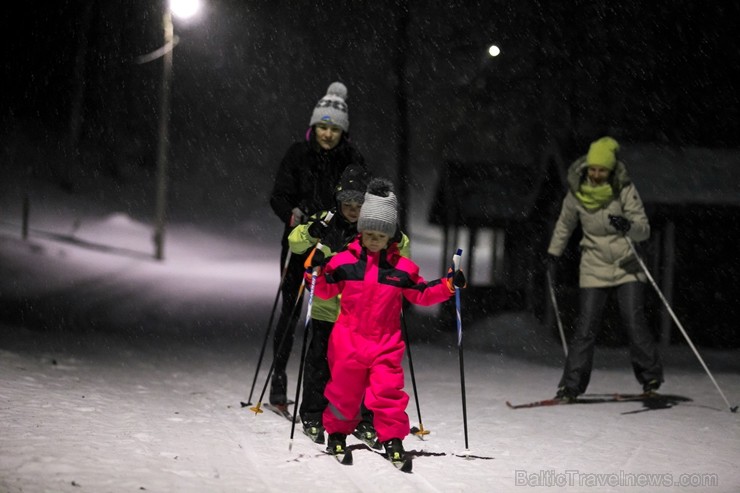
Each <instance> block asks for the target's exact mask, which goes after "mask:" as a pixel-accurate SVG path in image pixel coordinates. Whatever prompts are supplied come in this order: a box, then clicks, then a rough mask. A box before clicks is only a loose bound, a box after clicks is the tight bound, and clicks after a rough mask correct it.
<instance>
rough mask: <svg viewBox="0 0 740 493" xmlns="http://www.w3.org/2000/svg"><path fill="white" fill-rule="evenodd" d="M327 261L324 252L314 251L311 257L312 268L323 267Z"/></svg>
mask: <svg viewBox="0 0 740 493" xmlns="http://www.w3.org/2000/svg"><path fill="white" fill-rule="evenodd" d="M325 260H326V255H324V252H323V251H322V250H319V249H318V248H316V249H314V251H313V254H312V255H311V268H315V267H321V266H322V265H324V261H325Z"/></svg>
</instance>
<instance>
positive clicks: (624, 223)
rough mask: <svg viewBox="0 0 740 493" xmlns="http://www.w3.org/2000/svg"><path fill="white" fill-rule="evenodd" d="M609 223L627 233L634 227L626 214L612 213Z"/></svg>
mask: <svg viewBox="0 0 740 493" xmlns="http://www.w3.org/2000/svg"><path fill="white" fill-rule="evenodd" d="M609 223H610V224H611V225H612V227H613V228H614V229H616V230H617V231H619V232H620V233H626V232H627V231H629V230H630V228H631V227H632V223H631V222H629V219H627V218H626V217H624V216H612V215H611V214H610V215H609Z"/></svg>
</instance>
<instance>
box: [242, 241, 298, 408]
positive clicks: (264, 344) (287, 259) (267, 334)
mask: <svg viewBox="0 0 740 493" xmlns="http://www.w3.org/2000/svg"><path fill="white" fill-rule="evenodd" d="M292 253H293V252H291V250H290V249H288V255H286V257H285V263H284V264H283V272H282V274H280V284H279V285H278V290H277V294H276V295H275V302H274V303H273V304H272V312H270V320H269V321H268V322H267V330H265V339H264V340H263V341H262V349H260V357H259V359H258V360H257V368H256V369H255V370H254V378H253V379H252V388H250V389H249V398H248V399H247V404H249V405H251V404H252V394H253V393H254V386H255V384H256V383H257V375H258V374H259V371H260V367H261V366H262V358H263V357H264V356H265V349H266V348H267V341H268V339H269V338H270V330H271V329H272V321H273V319H274V318H275V311H276V310H277V304H278V300H279V299H280V292H281V290H282V288H283V283H284V282H285V275H286V274H287V272H288V264H289V263H290V257H291V255H292Z"/></svg>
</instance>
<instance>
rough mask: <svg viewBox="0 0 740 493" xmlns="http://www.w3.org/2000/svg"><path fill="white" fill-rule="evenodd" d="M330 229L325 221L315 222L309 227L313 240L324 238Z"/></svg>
mask: <svg viewBox="0 0 740 493" xmlns="http://www.w3.org/2000/svg"><path fill="white" fill-rule="evenodd" d="M328 229H329V225H328V224H326V223H325V222H324V221H320V220H319V221H314V222H312V223H311V224H310V225H309V226H308V234H309V235H311V237H312V238H323V237H324V236H325V235H326V231H327V230H328Z"/></svg>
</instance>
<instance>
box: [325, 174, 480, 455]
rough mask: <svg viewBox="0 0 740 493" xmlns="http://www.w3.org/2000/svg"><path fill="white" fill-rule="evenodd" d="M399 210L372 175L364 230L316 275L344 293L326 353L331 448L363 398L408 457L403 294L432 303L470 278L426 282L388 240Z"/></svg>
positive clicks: (381, 429) (384, 434)
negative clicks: (402, 330)
mask: <svg viewBox="0 0 740 493" xmlns="http://www.w3.org/2000/svg"><path fill="white" fill-rule="evenodd" d="M396 210H397V205H396V196H395V195H394V194H393V192H392V190H391V186H390V182H388V181H386V180H382V179H374V180H372V181H371V182H370V185H369V186H368V191H367V193H366V194H365V203H364V205H363V207H362V211H361V213H360V219H359V221H358V223H357V230H358V231H359V232H360V234H359V235H358V237H357V238H356V239H355V240H354V241H352V242H351V243H350V244H349V246H348V247H347V250H345V251H343V252H341V253H338V254H337V255H335V256H334V257H332V258H331V260H330V261H329V263H328V264H326V266H325V267H324V269H323V272H322V275H319V276H318V277H317V280H316V285H315V289H314V295H315V296H318V297H319V298H324V299H328V298H332V297H334V296H337V295H339V294H341V304H340V314H339V318H338V319H337V321H336V323H335V325H334V329H333V330H332V333H331V337H330V339H329V347H328V353H327V359H328V362H329V370H330V373H331V378H330V380H329V383H328V384H327V386H326V389H325V390H324V395H325V396H326V398H327V399H328V401H329V405H328V406H327V408H326V410H325V411H324V414H323V422H324V427H325V428H326V431H327V433H328V434H329V442H328V447H327V450H329V451H330V452H332V453H336V451H337V449H336V447H337V446H338V445H339V446H340V448H341V450H342V451H343V450H344V448H345V446H346V444H345V441H344V438H345V437H346V435H348V434H349V433H352V431H353V430H354V429H355V427H356V426H357V423H358V422H359V421H360V404H361V402H362V399H363V396H364V398H365V406H367V408H368V409H370V410H372V411H373V413H374V425H375V429H376V430H377V433H378V439H379V441H380V442H381V443H383V445H384V446H385V449H386V454H387V455H388V458H389V459H391V460H393V458H392V456H393V455H394V454H395V456H396V458H398V457H399V456H400V457H401V458H402V457H403V454H404V451H403V445H402V443H401V441H402V440H403V438H404V437H406V435H408V434H409V418H408V415H407V414H406V405H407V404H408V400H409V396H408V394H406V392H404V390H403V387H404V375H403V367H402V366H401V362H402V359H403V353H404V349H405V343H404V340H403V338H402V336H401V322H400V319H401V309H402V303H403V298H406V299H407V300H409V301H410V302H411V303H414V304H418V305H424V306H428V305H433V304H435V303H440V302H443V301H446V300H447V299H449V298H450V297H451V296H452V295H453V294H454V292H455V289H454V286H455V285H458V284H459V286H460V287H463V286H464V284H465V282H464V276H463V275H462V272H459V276H458V277H456V278H443V279H437V280H434V281H431V282H426V281H424V279H423V278H422V277H421V276H420V275H419V267H418V266H417V265H416V264H415V263H414V262H412V261H411V260H409V259H408V258H405V257H402V256H401V255H400V254H399V251H398V247H397V244H396V243H390V244H389V240H390V238H391V237H393V235H394V234H395V232H396V228H397V212H396ZM453 279H454V280H453ZM453 283H454V285H453Z"/></svg>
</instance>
